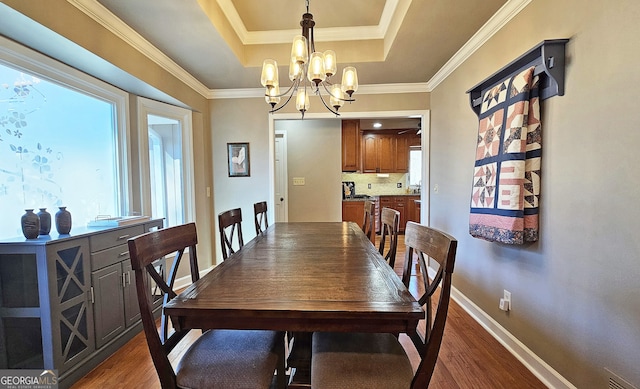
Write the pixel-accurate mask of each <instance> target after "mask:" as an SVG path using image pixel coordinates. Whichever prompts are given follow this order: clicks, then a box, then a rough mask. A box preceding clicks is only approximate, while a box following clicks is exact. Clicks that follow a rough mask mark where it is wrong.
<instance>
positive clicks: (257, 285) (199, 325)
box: [164, 222, 425, 388]
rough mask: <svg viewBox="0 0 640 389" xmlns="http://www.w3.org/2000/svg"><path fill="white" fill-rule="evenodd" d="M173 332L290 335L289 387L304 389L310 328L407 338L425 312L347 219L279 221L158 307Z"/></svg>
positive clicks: (380, 256)
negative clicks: (291, 374) (242, 331)
mask: <svg viewBox="0 0 640 389" xmlns="http://www.w3.org/2000/svg"><path fill="white" fill-rule="evenodd" d="M164 312H165V314H167V315H169V316H170V318H171V322H172V324H173V325H174V327H176V329H194V328H196V329H203V330H206V329H264V330H277V331H285V332H287V333H288V334H294V337H293V339H294V341H293V342H292V343H293V348H292V351H291V354H290V356H289V365H290V366H292V367H293V368H294V370H295V371H296V373H295V376H296V377H295V379H292V380H291V381H290V385H289V387H290V388H302V387H308V381H309V376H310V372H309V366H310V358H311V352H310V350H311V348H310V342H311V336H310V334H311V333H313V332H315V331H341V332H388V333H396V334H399V333H407V332H411V331H412V330H415V328H416V326H417V324H418V321H419V320H420V319H424V315H425V313H424V311H423V309H422V307H421V306H420V304H419V303H418V302H417V301H416V299H415V298H414V296H413V295H412V294H411V293H410V292H409V291H408V290H407V288H406V287H405V285H404V284H403V283H402V282H401V280H400V277H398V275H397V274H396V273H395V272H394V270H393V269H392V268H391V267H390V266H389V265H388V264H387V262H386V261H385V260H384V258H383V257H382V255H380V253H378V250H377V249H376V248H375V247H374V246H373V244H371V242H370V241H369V240H368V239H367V237H366V236H365V234H364V233H363V232H362V229H361V228H360V226H359V225H358V224H356V223H353V222H277V223H274V224H272V225H270V226H269V227H268V228H267V229H266V230H265V231H264V232H263V233H262V234H259V235H257V236H256V237H255V238H254V239H252V240H251V241H249V242H247V243H246V244H245V245H244V247H242V249H240V250H238V251H237V252H236V253H234V254H233V255H231V256H230V257H229V258H228V259H226V260H225V261H223V262H222V263H220V264H218V265H217V266H216V267H214V268H213V269H212V270H211V271H209V272H208V273H207V274H205V275H204V276H202V277H201V278H200V279H199V280H197V281H196V282H194V283H193V284H191V285H190V286H189V287H187V288H186V289H185V290H183V291H182V292H181V293H180V294H179V295H178V296H177V297H175V298H173V299H172V300H170V301H168V302H167V304H165V307H164Z"/></svg>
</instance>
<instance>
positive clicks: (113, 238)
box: [89, 225, 144, 252]
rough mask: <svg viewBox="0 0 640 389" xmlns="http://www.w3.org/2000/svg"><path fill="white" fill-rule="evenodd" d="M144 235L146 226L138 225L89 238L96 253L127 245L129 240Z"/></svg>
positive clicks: (92, 249) (92, 250)
mask: <svg viewBox="0 0 640 389" xmlns="http://www.w3.org/2000/svg"><path fill="white" fill-rule="evenodd" d="M142 233H144V226H143V225H137V226H131V227H127V228H119V229H117V230H114V231H110V232H105V233H104V234H97V235H92V236H91V237H90V238H89V243H90V244H91V252H96V251H100V250H104V249H108V248H110V247H114V246H118V245H121V244H126V243H127V239H129V238H133V237H134V236H138V235H140V234H142Z"/></svg>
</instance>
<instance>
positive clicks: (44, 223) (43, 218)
mask: <svg viewBox="0 0 640 389" xmlns="http://www.w3.org/2000/svg"><path fill="white" fill-rule="evenodd" d="M38 219H40V235H49V231H51V214H50V213H49V212H47V209H46V208H40V212H38Z"/></svg>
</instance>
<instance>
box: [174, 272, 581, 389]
mask: <svg viewBox="0 0 640 389" xmlns="http://www.w3.org/2000/svg"><path fill="white" fill-rule="evenodd" d="M211 269H213V266H212V267H209V268H207V269H206V270H202V271H200V276H203V275H205V274H207V273H208V272H209V271H211ZM434 275H435V271H434V270H433V269H431V268H429V276H430V277H433V276H434ZM189 284H191V277H190V276H185V277H181V278H179V279H177V280H176V283H175V288H174V289H180V288H182V287H186V286H188V285H189ZM451 298H452V299H453V300H454V301H455V302H456V303H458V305H460V306H461V307H462V309H464V310H465V312H467V313H468V314H469V316H471V317H472V318H473V319H474V320H475V321H477V322H478V323H479V324H480V325H481V326H482V327H483V328H484V329H485V330H486V331H487V332H488V333H489V334H491V336H493V337H494V338H495V339H496V340H497V341H498V342H500V344H502V345H503V346H504V347H505V348H506V349H507V350H508V351H509V352H510V353H511V354H512V355H513V356H515V357H516V358H517V359H518V360H519V361H520V362H521V363H522V364H523V365H524V366H525V367H526V368H527V369H528V370H529V371H531V372H532V373H533V374H534V375H535V376H536V377H538V379H539V380H540V381H542V383H543V384H544V385H546V386H547V387H548V388H554V389H563V388H564V389H577V388H576V387H575V386H574V385H572V384H571V382H569V381H567V380H566V379H565V378H564V377H563V376H562V375H560V373H558V372H557V371H556V370H554V369H553V368H552V367H551V366H549V364H547V363H546V362H545V361H544V360H542V359H541V358H540V357H538V356H537V355H536V354H535V353H534V352H533V351H531V350H530V349H529V348H528V347H527V346H525V345H524V343H522V342H521V341H519V340H518V338H516V337H515V336H513V335H512V334H511V333H510V332H509V331H507V330H506V329H505V328H504V327H502V326H501V325H500V324H499V323H498V322H497V321H495V320H494V319H493V318H492V317H491V316H489V315H488V314H487V313H485V312H484V311H483V310H482V309H480V307H478V306H477V305H476V304H474V302H473V301H471V300H470V299H469V298H467V296H465V295H464V294H462V293H461V292H460V291H459V290H458V289H456V288H455V287H452V288H451Z"/></svg>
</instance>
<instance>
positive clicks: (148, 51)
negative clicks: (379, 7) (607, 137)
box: [67, 0, 532, 99]
mask: <svg viewBox="0 0 640 389" xmlns="http://www.w3.org/2000/svg"><path fill="white" fill-rule="evenodd" d="M67 1H68V2H69V3H70V4H72V5H73V6H75V7H76V8H78V9H79V10H80V11H82V12H83V13H85V14H86V15H87V16H89V17H90V18H92V19H93V20H95V21H96V22H97V23H99V24H100V25H102V26H103V27H105V28H106V29H107V30H109V31H111V32H112V33H113V34H115V35H116V36H118V37H119V38H120V39H122V40H123V41H125V42H127V43H128V44H129V45H131V46H132V47H133V48H135V49H136V50H138V51H139V52H140V53H142V54H143V55H145V56H146V57H147V58H149V59H150V60H152V61H153V62H154V63H156V64H158V66H160V67H162V68H163V69H164V70H166V71H167V72H169V73H170V74H172V75H173V76H175V77H176V78H178V79H179V80H180V81H182V82H184V83H185V84H186V85H187V86H189V87H190V88H192V89H193V90H194V91H196V92H197V93H199V94H200V95H202V96H203V97H205V98H207V99H233V98H253V97H264V90H263V89H262V88H246V89H208V88H207V87H206V86H205V85H204V84H202V83H201V82H200V81H198V80H197V79H196V78H195V77H193V76H192V75H191V74H190V73H188V72H187V71H186V70H184V69H183V68H182V67H180V66H179V65H178V64H176V63H175V62H173V60H171V59H170V58H169V57H168V56H167V55H165V54H164V53H163V52H162V51H160V50H158V49H157V48H156V47H155V46H153V45H152V44H151V43H150V42H149V41H147V40H146V39H144V38H143V37H142V36H141V35H140V34H138V33H137V32H136V31H135V30H133V29H132V28H131V27H129V26H128V25H127V24H125V23H124V22H123V21H122V20H120V19H119V18H117V17H116V16H115V15H113V14H112V13H111V12H109V10H108V9H106V8H105V7H104V6H102V5H101V4H100V3H98V2H97V1H96V0H67ZM219 1H221V2H224V1H226V0H219ZM404 1H407V0H391V1H390V2H389V3H390V4H391V6H393V7H394V12H395V10H396V8H397V7H398V6H399V5H402V4H401V3H402V2H404ZM531 1H532V0H508V1H507V2H506V3H505V4H504V5H503V6H502V7H501V8H500V9H499V10H498V12H496V13H495V14H494V15H493V16H492V17H491V19H489V20H488V21H487V22H486V23H485V24H484V25H483V26H482V27H481V28H480V30H478V32H476V33H475V34H474V35H473V36H472V37H471V39H469V41H467V43H465V44H464V46H462V47H461V48H460V50H458V51H457V52H456V53H455V54H454V55H453V57H451V59H449V61H447V63H445V64H444V66H443V67H442V68H440V70H438V72H437V73H436V74H435V75H434V76H433V77H432V78H431V79H430V80H429V81H427V82H426V83H411V84H371V85H360V88H359V90H358V94H387V93H425V92H431V91H433V90H434V89H435V88H436V87H437V86H438V85H439V84H440V83H441V82H442V81H444V80H445V79H446V78H447V77H448V76H450V75H451V74H452V73H453V72H454V71H455V70H456V69H457V68H458V67H459V66H460V65H461V64H462V63H464V61H466V60H467V59H468V58H469V57H470V56H471V55H472V54H473V53H474V52H475V51H477V50H478V49H479V48H480V47H482V45H484V43H485V42H487V41H488V40H489V39H490V38H491V37H492V36H493V35H494V34H495V33H497V32H498V31H500V29H501V28H502V27H504V25H505V24H507V23H508V22H509V21H510V20H511V19H512V18H513V17H515V16H516V15H517V14H518V13H520V11H522V9H524V8H525V7H526V6H527V5H528V4H529V3H530V2H531ZM386 8H387V7H385V14H387V13H388V12H389V11H387V10H386ZM223 9H224V8H223ZM234 10H235V8H234ZM385 18H389V17H388V16H385ZM385 23H386V22H385ZM387 27H389V26H388V25H387V26H386V27H385V28H387ZM290 38H291V35H288V38H287V42H289V40H290Z"/></svg>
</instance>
